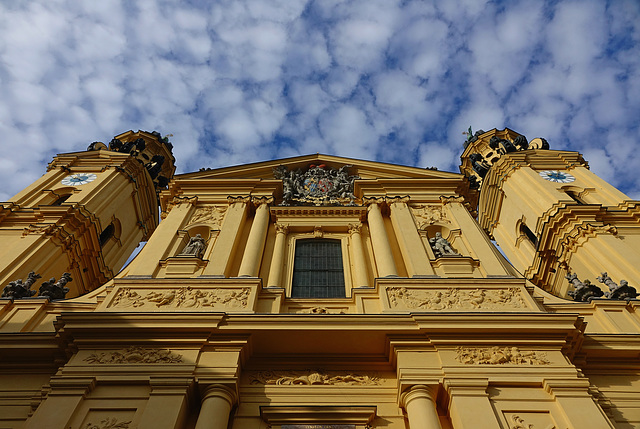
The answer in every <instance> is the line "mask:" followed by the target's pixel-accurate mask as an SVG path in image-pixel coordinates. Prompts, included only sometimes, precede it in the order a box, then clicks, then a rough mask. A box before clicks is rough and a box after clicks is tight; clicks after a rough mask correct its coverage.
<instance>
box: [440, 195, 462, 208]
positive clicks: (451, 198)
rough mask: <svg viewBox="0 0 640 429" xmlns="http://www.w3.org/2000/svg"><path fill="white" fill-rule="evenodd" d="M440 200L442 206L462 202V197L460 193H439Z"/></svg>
mask: <svg viewBox="0 0 640 429" xmlns="http://www.w3.org/2000/svg"><path fill="white" fill-rule="evenodd" d="M440 201H441V202H442V205H443V206H446V205H447V204H449V203H460V204H463V203H464V197H463V196H461V195H440Z"/></svg>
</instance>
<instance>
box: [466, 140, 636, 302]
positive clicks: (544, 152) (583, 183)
mask: <svg viewBox="0 0 640 429" xmlns="http://www.w3.org/2000/svg"><path fill="white" fill-rule="evenodd" d="M461 160H462V165H461V167H460V169H461V171H462V173H463V174H464V175H465V176H466V177H468V178H469V181H470V183H471V185H472V187H474V188H476V189H478V190H479V191H480V198H479V205H478V221H479V223H480V225H481V226H482V228H483V229H484V230H485V231H486V232H487V233H488V234H489V236H490V237H492V238H493V239H494V240H495V241H496V242H497V243H498V245H499V246H500V247H501V248H502V250H503V251H504V253H505V255H506V256H507V257H508V258H509V260H510V261H511V263H512V264H513V265H514V266H515V267H516V268H517V269H518V270H519V271H520V272H521V273H522V274H523V275H524V276H525V277H526V278H528V279H530V280H531V281H532V282H533V283H535V284H536V285H538V286H539V287H541V288H543V289H545V290H547V291H549V292H552V293H553V294H555V295H557V296H560V297H564V298H567V297H568V298H569V299H570V298H571V297H574V299H576V300H578V298H575V295H576V292H575V290H574V288H582V287H583V286H584V285H585V283H583V282H584V281H586V280H589V282H591V283H592V284H594V286H596V285H597V286H598V287H599V290H598V288H597V287H593V289H594V290H595V292H596V293H595V295H596V296H597V295H602V293H600V292H604V293H607V294H608V293H612V291H613V289H612V290H611V291H610V287H612V283H611V282H613V283H614V287H615V286H617V285H618V283H620V282H621V281H622V280H626V281H628V282H630V284H632V285H633V286H637V285H638V281H640V202H638V201H632V200H631V199H630V198H629V197H628V196H626V195H625V194H623V193H622V192H620V191H619V190H617V189H616V188H614V187H613V186H611V185H610V184H608V183H607V182H605V181H604V180H602V179H601V178H599V177H598V176H596V175H595V174H594V173H592V172H591V171H590V170H589V165H588V163H587V162H586V161H585V160H584V159H583V157H582V155H580V154H579V153H578V152H571V151H558V150H550V149H549V145H548V143H547V142H546V140H544V139H541V138H536V139H533V140H532V141H531V142H528V141H527V139H526V138H525V137H524V136H522V135H520V134H518V133H516V132H514V131H512V130H510V129H508V128H505V129H504V130H502V131H499V130H496V129H493V130H491V131H488V132H484V131H479V132H477V133H476V134H475V135H474V136H471V135H470V136H469V139H468V140H467V142H466V143H465V149H464V151H463V154H462V156H461ZM602 273H607V275H608V278H607V276H602ZM570 276H573V277H571V278H573V281H572V282H570V281H568V277H570ZM576 281H577V282H576ZM621 284H624V283H621ZM586 285H588V282H587V283H586ZM589 287H590V288H591V287H592V286H589ZM606 296H609V295H606Z"/></svg>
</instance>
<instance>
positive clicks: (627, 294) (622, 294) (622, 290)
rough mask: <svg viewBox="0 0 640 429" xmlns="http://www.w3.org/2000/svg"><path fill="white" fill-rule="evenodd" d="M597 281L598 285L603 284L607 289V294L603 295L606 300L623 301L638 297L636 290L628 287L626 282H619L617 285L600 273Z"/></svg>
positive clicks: (606, 275)
mask: <svg viewBox="0 0 640 429" xmlns="http://www.w3.org/2000/svg"><path fill="white" fill-rule="evenodd" d="M597 279H598V281H599V282H600V283H604V284H606V285H607V286H608V287H609V292H605V293H604V296H605V297H606V298H609V299H614V300H618V301H623V300H625V299H635V298H636V297H637V296H638V292H636V289H635V288H634V287H631V286H629V282H627V281H626V280H620V285H618V284H617V283H615V282H614V281H613V280H612V279H611V277H609V275H608V274H607V273H606V272H605V273H601V274H600V276H599V277H598V278H597Z"/></svg>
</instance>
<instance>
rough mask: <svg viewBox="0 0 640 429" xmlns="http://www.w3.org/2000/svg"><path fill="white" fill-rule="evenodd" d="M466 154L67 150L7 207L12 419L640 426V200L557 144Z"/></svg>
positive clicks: (6, 352) (498, 138)
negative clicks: (457, 157)
mask: <svg viewBox="0 0 640 429" xmlns="http://www.w3.org/2000/svg"><path fill="white" fill-rule="evenodd" d="M461 149H463V151H462V156H461V167H460V170H461V173H449V172H442V171H437V170H435V169H422V168H415V167H405V166H399V165H391V164H384V163H378V162H370V161H362V160H355V159H348V158H341V157H336V156H329V155H320V154H314V155H308V156H299V157H293V158H286V159H280V160H273V161H265V162H259V163H255V164H247V165H241V166H232V167H226V168H219V169H202V170H200V171H198V172H193V173H187V174H181V175H177V176H174V172H175V166H174V158H173V155H172V151H171V144H170V143H169V142H168V141H167V140H166V138H162V137H161V136H160V135H159V134H158V133H147V132H144V131H138V132H132V131H129V132H127V133H124V134H121V135H119V136H116V137H115V138H114V140H112V141H111V142H110V143H109V144H108V145H107V144H103V143H100V142H96V143H93V144H92V145H91V146H90V147H89V149H88V150H87V151H81V152H74V153H67V154H61V155H58V156H56V157H55V158H54V160H53V161H52V162H51V163H50V164H49V167H48V169H47V172H46V173H45V174H44V175H43V176H42V177H41V178H40V179H38V180H37V181H36V182H34V183H33V184H32V185H31V186H29V187H28V188H27V189H25V190H24V191H22V192H20V193H19V194H17V195H16V196H15V197H13V198H12V199H11V200H10V201H8V202H4V203H2V205H1V207H2V209H1V211H0V236H1V237H2V244H3V245H2V246H1V248H0V281H1V282H2V284H1V286H0V287H2V288H4V289H3V297H2V298H0V341H1V343H2V345H1V347H0V358H1V359H0V428H30V429H31V428H33V429H40V428H53V429H67V428H73V429H76V428H82V429H134V428H136V429H137V428H140V429H142V428H148V429H152V428H153V429H156V428H167V429H179V428H185V429H245V428H246V429H248V428H252V429H268V428H269V429H365V428H366V429H373V428H389V429H430V428H434V429H439V428H441V429H463V428H464V429H467V428H468V429H475V428H501V429H540V428H542V429H549V428H556V429H564V428H575V429H583V428H633V427H640V315H639V306H640V305H639V304H640V301H639V300H637V299H636V296H637V292H636V289H635V287H637V286H638V285H639V284H638V283H637V282H638V280H639V279H640V272H639V271H638V270H639V268H638V267H640V205H639V204H640V202H638V201H633V200H631V199H630V198H629V197H627V196H625V195H624V194H623V193H621V192H620V191H618V190H617V189H615V188H614V187H612V186H611V185H609V184H608V183H606V182H605V181H603V180H602V179H600V178H599V177H597V176H596V175H595V174H593V173H592V172H591V171H590V170H589V168H588V164H587V162H586V161H585V160H584V159H583V158H582V156H581V155H580V154H578V153H576V152H568V151H556V150H552V149H550V148H549V145H548V144H547V142H546V141H545V140H544V139H540V138H537V139H533V140H531V141H530V142H529V141H527V140H526V138H524V136H521V135H519V134H518V133H516V132H514V131H512V130H509V129H505V130H502V131H500V130H495V129H494V130H491V131H488V132H478V133H476V135H475V136H469V139H468V141H467V142H465V147H464V148H461ZM158 206H159V208H158ZM141 241H143V242H146V244H145V245H144V247H143V248H142V250H141V251H140V252H139V254H138V255H137V256H136V257H135V258H134V259H133V260H132V261H131V262H130V263H129V264H128V265H127V266H126V267H125V268H122V266H123V265H124V264H125V262H126V261H127V258H128V256H129V255H130V254H131V252H132V251H133V250H134V249H135V248H136V246H137V245H138V243H139V242H141ZM494 242H495V243H497V244H498V245H499V246H500V248H501V249H502V251H503V252H504V255H506V257H505V256H504V255H503V254H502V253H501V252H500V251H499V250H498V249H497V248H496V246H495V244H494ZM507 258H508V259H507ZM46 279H50V280H46Z"/></svg>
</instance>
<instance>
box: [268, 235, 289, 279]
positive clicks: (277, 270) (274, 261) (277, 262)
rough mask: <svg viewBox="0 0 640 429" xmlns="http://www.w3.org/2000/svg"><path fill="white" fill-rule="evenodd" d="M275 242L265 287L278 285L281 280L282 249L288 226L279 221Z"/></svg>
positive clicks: (283, 248) (283, 255)
mask: <svg viewBox="0 0 640 429" xmlns="http://www.w3.org/2000/svg"><path fill="white" fill-rule="evenodd" d="M274 226H275V228H276V242H275V243H274V246H273V256H272V257H271V268H270V269H269V279H268V281H267V287H280V285H281V283H280V282H281V281H282V267H283V265H284V257H285V254H284V250H285V244H286V238H287V233H288V232H289V227H288V226H287V225H283V224H281V223H276V224H275V225H274Z"/></svg>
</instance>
